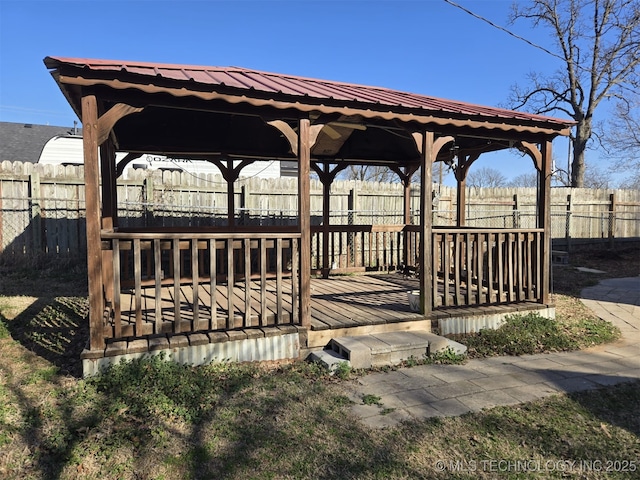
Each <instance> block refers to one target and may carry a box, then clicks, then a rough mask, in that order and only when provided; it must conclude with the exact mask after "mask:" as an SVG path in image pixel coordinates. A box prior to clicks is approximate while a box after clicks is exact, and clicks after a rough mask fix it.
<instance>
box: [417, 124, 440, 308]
mask: <svg viewBox="0 0 640 480" xmlns="http://www.w3.org/2000/svg"><path fill="white" fill-rule="evenodd" d="M422 142H423V143H422V156H421V158H420V250H419V252H420V262H419V265H420V310H421V311H422V313H423V314H425V315H427V314H429V313H430V312H431V310H432V309H433V298H434V295H435V294H436V293H437V292H434V291H433V290H432V275H433V271H432V265H433V262H432V258H431V257H432V254H431V249H432V245H431V242H432V239H431V230H432V218H433V212H432V207H433V201H432V194H433V185H432V183H431V181H432V179H431V175H432V174H431V168H432V165H433V160H434V134H433V132H425V133H424V136H423V140H422Z"/></svg>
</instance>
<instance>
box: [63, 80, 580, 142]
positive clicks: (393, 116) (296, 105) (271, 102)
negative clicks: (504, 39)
mask: <svg viewBox="0 0 640 480" xmlns="http://www.w3.org/2000/svg"><path fill="white" fill-rule="evenodd" d="M57 80H58V83H59V84H65V85H74V86H79V87H83V88H84V87H94V86H99V85H104V86H108V87H110V88H113V89H116V90H125V89H136V90H139V91H141V92H144V93H147V94H156V93H166V94H169V95H172V96H174V97H177V98H183V97H197V98H200V99H202V100H207V101H210V100H222V101H225V102H227V103H229V104H243V103H246V104H249V105H252V106H254V107H273V108H276V109H278V110H288V109H295V110H297V111H299V112H301V113H304V114H309V113H316V112H317V113H326V114H336V113H337V114H341V115H347V116H354V115H361V116H362V117H363V118H365V119H382V120H387V121H393V120H396V121H399V122H402V123H416V124H419V125H423V126H438V127H456V128H464V127H466V128H471V129H483V130H498V131H505V132H517V133H532V134H537V135H545V136H549V137H555V136H557V135H564V136H567V135H569V133H570V128H569V127H566V126H565V125H557V124H553V125H556V127H555V128H552V127H551V124H550V123H545V125H546V127H542V126H537V125H525V124H521V123H519V124H511V123H505V122H504V121H500V122H491V121H489V120H472V119H464V118H463V119H460V118H452V117H451V116H449V117H438V116H435V115H429V114H427V115H422V114H419V113H400V112H394V111H393V110H392V109H391V108H389V109H387V110H384V111H382V110H380V111H378V110H372V109H363V108H354V107H351V106H333V105H327V104H325V103H302V102H298V101H286V100H275V99H272V98H258V97H251V96H248V95H233V94H228V93H220V92H216V91H200V90H194V89H189V88H186V87H180V88H177V87H170V86H161V85H155V84H150V83H149V84H140V83H131V82H124V81H122V80H120V79H117V78H116V79H103V78H85V77H82V76H71V75H63V74H59V75H58V77H57Z"/></svg>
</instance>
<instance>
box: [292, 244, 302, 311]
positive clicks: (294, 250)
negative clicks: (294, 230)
mask: <svg viewBox="0 0 640 480" xmlns="http://www.w3.org/2000/svg"><path fill="white" fill-rule="evenodd" d="M298 241H299V240H298V239H297V238H292V239H291V309H292V310H291V321H292V323H295V324H298V323H299V318H300V316H299V315H298V291H299V289H298V281H299V280H298V272H299V266H300V258H299V256H298V251H299V247H298Z"/></svg>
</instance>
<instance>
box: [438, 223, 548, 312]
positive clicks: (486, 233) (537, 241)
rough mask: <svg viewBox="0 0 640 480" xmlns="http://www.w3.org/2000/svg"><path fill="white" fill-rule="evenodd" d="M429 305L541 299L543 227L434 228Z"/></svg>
mask: <svg viewBox="0 0 640 480" xmlns="http://www.w3.org/2000/svg"><path fill="white" fill-rule="evenodd" d="M432 239H433V241H432V260H433V267H432V268H433V272H435V274H434V275H433V277H432V281H433V291H434V292H438V284H440V285H443V291H441V292H440V294H438V295H434V296H433V298H434V305H433V307H434V308H437V307H441V306H445V307H447V306H454V305H456V306H459V305H469V306H474V305H488V304H497V303H515V302H522V301H540V300H541V298H542V253H541V252H542V239H543V230H542V229H528V230H520V229H476V228H456V229H449V228H445V229H437V230H436V229H434V231H433V233H432Z"/></svg>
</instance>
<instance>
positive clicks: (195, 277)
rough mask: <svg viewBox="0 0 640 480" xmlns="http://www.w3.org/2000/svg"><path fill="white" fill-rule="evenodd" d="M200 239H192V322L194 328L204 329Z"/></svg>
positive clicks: (195, 329) (196, 329)
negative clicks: (201, 296) (201, 303)
mask: <svg viewBox="0 0 640 480" xmlns="http://www.w3.org/2000/svg"><path fill="white" fill-rule="evenodd" d="M198 260H199V258H198V240H196V239H195V238H192V239H191V287H192V288H193V292H192V295H193V297H192V298H193V303H192V307H191V308H192V312H193V322H192V326H191V328H192V330H193V331H198V330H202V329H203V328H204V326H201V325H200V305H199V303H200V295H199V293H200V292H199V290H200V277H199V274H198V272H199V266H198Z"/></svg>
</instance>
